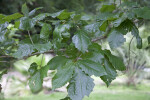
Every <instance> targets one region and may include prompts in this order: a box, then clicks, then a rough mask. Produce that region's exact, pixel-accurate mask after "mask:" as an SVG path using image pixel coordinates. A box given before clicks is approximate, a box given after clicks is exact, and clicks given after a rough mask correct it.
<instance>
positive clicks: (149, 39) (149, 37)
mask: <svg viewBox="0 0 150 100" xmlns="http://www.w3.org/2000/svg"><path fill="white" fill-rule="evenodd" d="M147 40H148V44H150V36H148V38H147Z"/></svg>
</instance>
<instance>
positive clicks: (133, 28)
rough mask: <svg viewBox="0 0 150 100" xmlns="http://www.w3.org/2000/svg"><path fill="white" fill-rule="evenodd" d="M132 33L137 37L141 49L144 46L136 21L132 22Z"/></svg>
mask: <svg viewBox="0 0 150 100" xmlns="http://www.w3.org/2000/svg"><path fill="white" fill-rule="evenodd" d="M131 34H132V35H133V36H135V37H136V40H137V48H138V49H141V48H142V38H141V37H140V36H139V30H138V28H137V27H136V26H135V24H134V23H131Z"/></svg>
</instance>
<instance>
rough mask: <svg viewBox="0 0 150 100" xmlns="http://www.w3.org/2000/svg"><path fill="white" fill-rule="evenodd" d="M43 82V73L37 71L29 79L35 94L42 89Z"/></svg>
mask: <svg viewBox="0 0 150 100" xmlns="http://www.w3.org/2000/svg"><path fill="white" fill-rule="evenodd" d="M42 83H43V80H42V79H41V73H40V72H39V71H37V72H36V73H35V74H34V75H33V76H31V77H30V79H29V87H30V89H31V91H32V92H33V93H37V92H39V91H40V90H41V89H42Z"/></svg>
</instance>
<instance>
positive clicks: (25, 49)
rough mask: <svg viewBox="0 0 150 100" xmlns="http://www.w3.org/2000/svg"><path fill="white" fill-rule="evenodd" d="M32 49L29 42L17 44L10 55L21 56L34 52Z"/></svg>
mask: <svg viewBox="0 0 150 100" xmlns="http://www.w3.org/2000/svg"><path fill="white" fill-rule="evenodd" d="M33 49H34V47H33V45H31V44H19V48H18V50H17V51H16V52H15V53H13V55H12V56H13V57H15V58H23V57H25V56H28V55H30V54H31V53H32V52H34V50H33Z"/></svg>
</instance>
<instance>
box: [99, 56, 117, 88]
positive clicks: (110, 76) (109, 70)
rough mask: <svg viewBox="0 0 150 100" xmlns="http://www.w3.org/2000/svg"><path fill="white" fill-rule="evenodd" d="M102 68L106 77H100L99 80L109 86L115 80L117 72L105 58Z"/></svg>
mask: <svg viewBox="0 0 150 100" xmlns="http://www.w3.org/2000/svg"><path fill="white" fill-rule="evenodd" d="M104 67H105V70H106V72H107V75H104V76H101V79H102V80H103V81H104V82H105V83H106V85H107V86H109V85H110V83H111V82H112V80H114V79H115V78H116V76H117V72H116V70H115V69H114V67H113V66H112V64H111V63H110V62H109V60H108V59H107V58H105V61H104Z"/></svg>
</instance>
